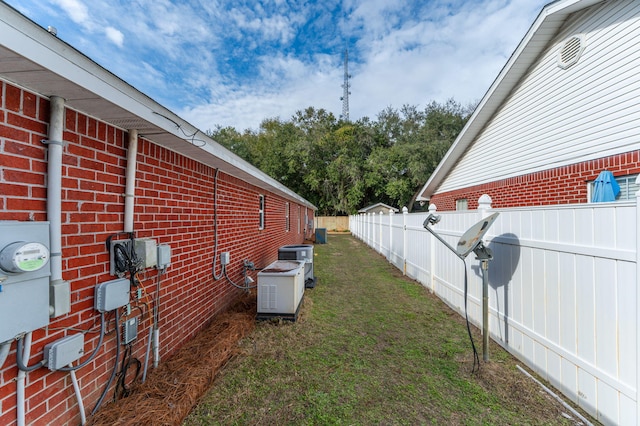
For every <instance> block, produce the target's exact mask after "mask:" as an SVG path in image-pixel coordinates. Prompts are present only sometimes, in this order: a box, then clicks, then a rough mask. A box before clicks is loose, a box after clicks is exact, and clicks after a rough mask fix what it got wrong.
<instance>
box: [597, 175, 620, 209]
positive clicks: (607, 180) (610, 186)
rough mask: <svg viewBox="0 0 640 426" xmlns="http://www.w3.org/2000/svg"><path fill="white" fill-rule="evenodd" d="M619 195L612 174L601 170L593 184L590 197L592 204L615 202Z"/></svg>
mask: <svg viewBox="0 0 640 426" xmlns="http://www.w3.org/2000/svg"><path fill="white" fill-rule="evenodd" d="M619 193H620V185H618V182H616V178H615V177H614V176H613V173H611V172H610V171H609V170H603V171H601V172H600V174H599V175H598V177H597V178H596V180H595V182H594V184H593V197H591V201H592V202H594V203H602V202H606V201H615V200H616V197H617V196H618V194H619Z"/></svg>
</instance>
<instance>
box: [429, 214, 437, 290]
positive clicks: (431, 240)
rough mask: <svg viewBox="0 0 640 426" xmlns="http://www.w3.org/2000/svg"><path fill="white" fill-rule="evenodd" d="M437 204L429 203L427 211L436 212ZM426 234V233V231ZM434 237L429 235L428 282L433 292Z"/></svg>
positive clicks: (434, 272)
mask: <svg viewBox="0 0 640 426" xmlns="http://www.w3.org/2000/svg"><path fill="white" fill-rule="evenodd" d="M437 211H438V206H436V205H435V204H429V213H432V214H436V212H437ZM427 234H428V233H427ZM435 269H436V239H435V238H433V235H429V275H430V276H429V282H430V287H431V292H432V293H433V292H435V289H436V271H435Z"/></svg>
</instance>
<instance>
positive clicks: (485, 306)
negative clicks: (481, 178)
mask: <svg viewBox="0 0 640 426" xmlns="http://www.w3.org/2000/svg"><path fill="white" fill-rule="evenodd" d="M489 210H491V197H489V196H488V195H487V194H483V195H482V196H480V198H479V199H478V211H479V212H480V220H482V219H483V218H485V217H487V216H488V215H489ZM481 268H482V359H483V360H484V361H489V335H490V334H491V331H490V329H489V261H488V260H482V261H481Z"/></svg>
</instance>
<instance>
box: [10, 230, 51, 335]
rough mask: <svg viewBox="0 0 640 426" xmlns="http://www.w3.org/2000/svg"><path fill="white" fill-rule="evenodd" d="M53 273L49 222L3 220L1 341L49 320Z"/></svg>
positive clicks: (45, 323)
mask: <svg viewBox="0 0 640 426" xmlns="http://www.w3.org/2000/svg"><path fill="white" fill-rule="evenodd" d="M58 255H59V254H58ZM50 275H51V264H50V262H49V222H17V221H0V343H2V342H5V341H8V340H12V339H14V338H15V337H16V336H18V335H20V334H24V333H27V332H30V331H34V330H37V329H39V328H42V327H45V326H47V325H48V324H49V276H50Z"/></svg>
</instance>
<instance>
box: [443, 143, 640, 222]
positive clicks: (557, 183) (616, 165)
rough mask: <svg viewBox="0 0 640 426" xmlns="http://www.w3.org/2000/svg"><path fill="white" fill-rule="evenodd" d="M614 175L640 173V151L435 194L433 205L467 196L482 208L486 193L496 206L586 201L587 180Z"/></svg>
mask: <svg viewBox="0 0 640 426" xmlns="http://www.w3.org/2000/svg"><path fill="white" fill-rule="evenodd" d="M605 169H606V170H609V171H611V172H613V174H614V176H616V177H618V176H626V175H634V174H638V173H640V152H639V151H632V152H627V153H624V154H619V155H612V156H610V157H606V158H600V159H597V160H591V161H585V162H583V163H578V164H572V165H569V166H562V167H558V168H555V169H549V170H544V171H540V172H535V173H530V174H527V175H523V176H517V177H512V178H507V179H502V180H499V181H495V182H490V183H485V184H480V185H476V186H471V187H468V188H463V189H458V190H455V191H449V192H443V193H441V194H435V195H433V196H432V197H431V200H430V204H435V205H436V207H437V208H438V210H440V211H449V210H455V209H456V200H459V199H467V202H468V208H469V209H477V208H478V199H479V198H480V196H481V195H483V194H488V195H489V196H490V197H491V200H492V203H491V206H492V207H493V208H508V207H525V206H541V205H556V204H574V203H586V202H588V199H587V183H588V182H591V181H593V180H595V179H596V177H597V176H598V174H600V172H601V171H602V170H605Z"/></svg>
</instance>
